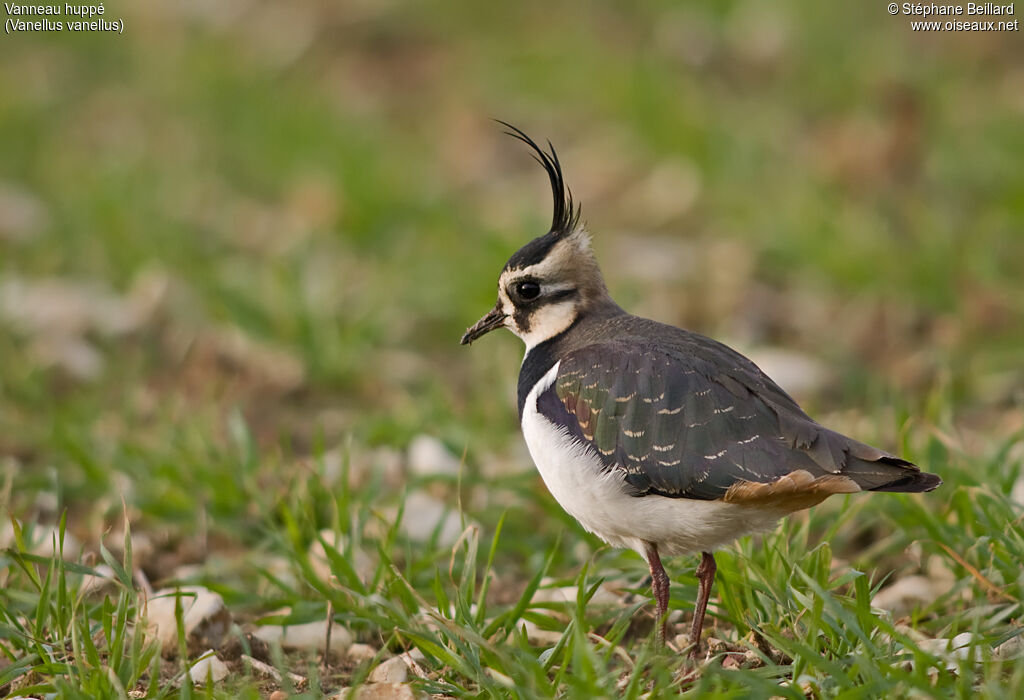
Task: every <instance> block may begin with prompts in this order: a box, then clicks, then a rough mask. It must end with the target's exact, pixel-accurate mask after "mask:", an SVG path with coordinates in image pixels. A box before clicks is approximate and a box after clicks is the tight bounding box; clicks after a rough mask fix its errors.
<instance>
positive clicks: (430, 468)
mask: <svg viewBox="0 0 1024 700" xmlns="http://www.w3.org/2000/svg"><path fill="white" fill-rule="evenodd" d="M460 467H461V461H460V460H459V459H458V458H457V457H455V455H453V454H452V453H451V452H449V451H448V448H447V447H445V446H444V443H443V442H441V441H440V440H438V439H437V438H436V437H432V436H430V435H417V436H416V437H414V438H413V440H412V442H411V443H410V444H409V471H410V472H411V473H412V474H414V475H416V476H451V477H457V476H458V475H459V469H460Z"/></svg>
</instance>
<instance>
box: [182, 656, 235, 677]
mask: <svg viewBox="0 0 1024 700" xmlns="http://www.w3.org/2000/svg"><path fill="white" fill-rule="evenodd" d="M188 675H189V678H191V679H192V682H193V683H206V681H207V679H209V680H211V681H213V682H214V683H216V682H217V681H222V680H224V679H225V678H227V675H228V667H227V666H226V665H225V664H224V662H223V661H221V660H220V659H218V658H217V654H216V652H214V651H213V649H208V650H207V651H206V652H205V653H204V654H203V655H202V656H201V657H199V660H198V661H196V662H195V663H194V664H192V667H191V668H190V669H189V670H188Z"/></svg>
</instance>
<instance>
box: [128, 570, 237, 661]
mask: <svg viewBox="0 0 1024 700" xmlns="http://www.w3.org/2000/svg"><path fill="white" fill-rule="evenodd" d="M179 592H180V596H179V595H177V594H178V593H179ZM179 597H180V600H181V610H182V623H183V626H184V628H185V637H186V639H187V640H188V642H189V644H190V645H202V646H209V647H212V648H214V649H216V648H217V647H218V646H220V643H221V640H222V639H223V638H224V635H225V634H227V631H228V630H229V629H230V628H231V613H230V612H229V611H228V609H227V607H226V606H225V605H224V599H223V598H221V597H220V595H219V594H217V593H214V592H213V591H211V590H208V589H206V588H203V587H202V586H182V587H181V588H178V589H174V588H165V589H163V590H160V591H157V592H156V593H155V594H154V596H153V597H152V598H150V600H149V601H148V603H147V604H146V619H147V620H148V623H149V630H150V634H152V635H153V636H155V637H156V638H157V639H158V640H159V641H160V647H161V650H162V651H163V653H164V654H165V655H172V654H174V652H176V651H177V648H178V625H177V621H176V620H175V617H174V608H175V600H176V599H178V598H179Z"/></svg>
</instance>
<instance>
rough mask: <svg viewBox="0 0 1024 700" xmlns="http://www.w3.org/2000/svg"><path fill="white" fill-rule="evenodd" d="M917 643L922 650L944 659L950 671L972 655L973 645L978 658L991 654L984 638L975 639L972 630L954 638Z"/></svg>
mask: <svg viewBox="0 0 1024 700" xmlns="http://www.w3.org/2000/svg"><path fill="white" fill-rule="evenodd" d="M917 645H918V646H919V647H920V648H921V650H922V651H925V652H928V653H929V654H934V655H935V656H938V657H940V658H942V659H944V660H945V661H946V669H947V670H950V671H955V670H956V669H957V667H958V666H959V663H958V662H959V661H962V660H964V659H967V658H969V657H970V655H971V647H972V645H973V646H974V655H975V658H976V659H977V660H979V661H982V660H984V659H985V658H986V657H988V656H989V655H990V654H989V650H988V647H987V646H986V645H985V643H984V640H983V639H982V638H980V637H979V638H977V639H975V636H974V635H973V634H971V633H970V632H961V633H960V634H958V635H956V636H955V637H953V638H952V639H926V640H924V641H921V642H918V643H917Z"/></svg>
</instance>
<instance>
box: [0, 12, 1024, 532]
mask: <svg viewBox="0 0 1024 700" xmlns="http://www.w3.org/2000/svg"><path fill="white" fill-rule="evenodd" d="M105 17H106V18H107V19H111V18H122V19H123V20H124V23H125V30H124V33H123V34H121V35H112V34H98V33H96V34H72V33H68V32H63V33H49V34H46V33H31V34H20V35H4V36H3V37H2V38H0V134H2V137H0V457H2V458H3V462H2V464H3V466H2V469H3V474H2V476H3V478H4V484H5V490H4V493H5V496H4V500H5V503H6V505H7V508H8V509H9V512H10V514H12V515H14V516H16V517H18V518H21V519H23V520H24V521H26V522H32V521H40V522H53V519H54V517H55V514H56V513H58V512H60V511H61V510H63V509H64V508H69V509H70V512H71V513H72V514H73V515H74V516H75V517H73V518H71V520H70V525H69V529H71V530H72V531H73V532H75V533H76V534H77V535H78V537H79V538H80V539H82V540H83V541H90V540H92V539H95V538H96V537H98V536H99V535H100V533H102V532H103V531H104V530H105V529H109V528H110V527H111V526H112V524H113V523H115V522H117V521H119V518H120V513H121V501H122V497H123V498H124V499H125V501H126V502H127V504H128V506H129V509H130V512H132V513H133V514H135V517H138V518H139V519H140V520H141V521H142V522H144V523H146V522H148V523H150V526H151V527H162V528H168V529H170V530H171V531H174V532H178V531H182V532H191V531H194V530H196V529H204V528H210V529H211V530H212V531H213V532H215V533H218V536H220V537H221V538H223V539H224V540H226V541H228V542H243V543H248V544H251V543H253V542H254V541H262V540H261V538H262V537H265V536H266V531H267V529H269V530H271V531H272V530H273V529H274V527H275V526H274V524H273V523H274V522H276V521H275V520H274V518H275V517H276V516H275V515H274V513H275V512H276V511H275V503H276V502H277V501H278V500H287V498H289V496H288V494H289V493H292V492H293V491H294V490H295V488H296V482H301V481H302V479H303V478H305V477H304V474H305V472H302V470H301V469H298V468H297V467H295V464H296V461H295V460H298V459H301V458H303V457H306V456H310V455H317V454H321V453H322V452H324V451H326V450H330V449H333V448H336V447H338V446H339V445H340V446H342V447H343V448H344V449H345V450H346V451H347V452H346V453H347V454H350V455H351V459H352V460H353V461H357V459H358V458H359V457H358V456H359V455H371V456H372V455H375V454H377V453H376V452H374V449H375V448H379V447H381V446H384V447H387V448H391V449H394V450H399V451H403V450H405V449H406V447H407V445H408V444H409V442H410V440H412V438H413V437H414V436H416V435H420V434H427V435H431V436H435V437H438V438H440V439H441V440H442V441H443V442H444V443H445V444H446V445H447V446H448V448H449V449H450V450H451V451H452V452H453V453H454V454H455V455H460V454H462V453H463V452H464V451H465V452H466V453H467V455H468V458H467V461H466V467H465V469H466V470H467V471H468V472H469V473H470V474H477V475H479V474H480V473H481V470H483V472H486V469H485V468H484V467H481V466H480V465H484V466H486V465H487V464H489V463H492V462H503V461H504V462H514V463H516V464H517V465H518V466H517V469H518V468H524V469H527V470H528V469H529V468H530V466H529V462H528V457H527V456H526V455H525V453H524V452H523V450H522V448H521V446H520V438H519V436H518V426H517V422H516V418H515V403H514V387H515V379H516V373H517V369H518V363H519V360H520V357H521V344H520V343H519V341H518V340H517V339H515V338H513V337H512V336H511V335H510V334H502V336H503V337H498V335H495V336H489V337H488V338H486V339H485V340H484V341H482V342H481V343H479V344H476V345H474V346H473V348H472V349H466V348H462V347H459V346H458V344H457V343H458V338H459V335H460V333H461V332H462V331H463V330H464V329H465V328H466V327H467V326H468V325H470V324H471V323H472V322H473V321H475V320H476V319H477V318H478V317H479V316H480V315H481V314H482V313H483V312H484V311H486V310H487V309H488V308H490V306H491V305H492V304H493V300H494V290H495V282H496V277H497V273H498V271H499V270H500V268H501V266H502V265H503V263H504V261H505V260H506V258H507V257H508V256H509V255H510V254H511V253H512V252H514V251H515V250H516V249H517V248H518V247H519V246H520V245H522V244H523V243H525V242H526V241H527V240H529V239H530V238H532V237H534V236H536V235H539V234H541V233H544V232H545V230H546V229H545V225H546V223H547V222H548V221H549V220H550V200H549V194H548V189H547V188H548V185H547V182H546V180H545V178H544V175H543V173H542V172H541V171H540V169H539V168H537V167H536V164H535V163H534V162H533V161H532V160H530V158H529V157H528V154H527V153H526V152H525V151H524V149H523V148H522V147H521V145H520V144H518V143H516V142H515V141H513V140H511V139H509V138H507V137H505V136H503V135H502V133H501V129H500V128H499V127H498V126H497V125H496V124H495V123H494V122H493V121H491V120H492V119H494V118H497V119H502V120H506V121H509V122H511V123H513V124H516V125H517V126H519V127H521V128H523V129H524V130H525V131H527V132H528V133H529V134H531V135H532V136H533V137H534V138H535V139H537V140H539V141H540V140H543V139H548V138H550V139H551V141H552V142H553V143H554V144H555V147H556V148H557V149H558V152H559V155H560V157H561V160H562V163H563V166H564V169H565V172H566V176H567V179H568V182H569V184H570V185H571V187H572V189H573V192H574V194H575V195H576V197H577V198H578V199H579V200H580V201H581V202H582V203H583V216H584V219H585V220H586V221H587V222H588V224H589V228H590V230H591V231H592V233H593V235H594V244H595V248H596V250H597V254H598V257H599V259H600V260H601V262H602V263H603V268H604V271H605V274H606V277H607V278H608V281H609V285H610V287H611V289H612V292H613V295H614V296H615V297H616V298H617V300H618V301H619V302H620V303H621V304H622V305H623V306H625V307H626V308H627V309H629V310H632V311H634V312H636V313H640V314H643V315H649V316H652V317H655V318H657V319H659V320H662V321H666V322H669V323H674V324H678V325H683V326H686V327H688V328H691V329H693V330H697V331H700V332H703V333H705V334H708V335H712V336H714V337H716V338H719V339H722V340H725V341H726V342H729V343H730V344H734V345H736V346H737V347H738V348H740V349H742V350H744V351H745V352H749V353H750V354H751V356H752V357H753V358H754V359H755V360H757V361H762V362H763V363H764V366H765V369H766V370H768V371H769V373H770V374H777V375H778V376H777V378H778V379H779V381H780V383H782V384H783V385H784V386H786V387H788V388H790V389H792V390H793V392H794V393H795V394H797V397H798V398H799V399H800V400H801V401H803V402H804V403H805V404H806V405H807V407H808V409H809V410H810V411H811V412H812V414H813V415H815V416H817V417H819V418H821V419H822V422H826V423H827V424H829V425H832V426H833V427H836V428H838V429H846V430H852V431H856V432H857V436H858V437H859V438H861V439H863V440H867V441H876V442H878V443H880V444H882V445H883V446H884V447H887V448H891V449H898V448H900V447H901V445H904V444H906V443H913V442H914V441H915V440H916V441H918V442H919V443H922V442H923V441H925V440H926V439H931V438H932V437H933V436H935V435H938V436H940V437H941V438H942V440H943V441H944V442H943V444H945V445H946V446H947V447H951V446H955V447H956V449H962V450H963V451H965V452H966V453H985V452H990V451H991V450H992V449H995V447H994V446H996V445H1005V444H1006V441H1007V440H1008V439H1010V438H1011V436H1013V435H1016V434H1019V432H1020V431H1021V430H1024V367H1022V362H1021V361H1022V357H1024V355H1022V350H1024V167H1022V160H1021V155H1022V154H1024V129H1022V128H1021V125H1022V123H1024V119H1022V117H1024V43H1022V42H1021V40H1020V34H1019V33H991V32H990V33H914V32H911V31H910V28H909V20H908V18H906V17H904V16H902V15H901V16H897V17H893V16H890V15H889V14H888V13H887V11H886V9H885V6H884V5H883V4H880V3H814V2H795V1H794V2H785V1H774V0H773V1H771V2H760V1H754V0H748V1H746V2H711V1H707V2H693V3H685V4H684V3H677V2H636V3H614V2H599V3H582V2H566V3H550V2H549V3H535V2H522V3H478V2H465V1H463V2H449V3H429V2H428V3H403V2H398V1H397V0H355V1H354V2H345V3H328V2H323V1H315V0H298V1H295V2H289V3H272V2H259V1H258V0H230V2H219V3H206V2H200V1H198V0H189V1H187V2H170V3H113V4H108V5H107V6H106V15H105ZM918 456H919V457H920V456H921V453H920V452H919V453H918ZM940 456H942V455H941V454H940ZM366 459H368V460H370V461H371V462H372V458H371V457H366ZM925 466H927V467H928V468H929V469H930V470H932V471H938V472H939V473H940V474H943V475H944V476H946V477H947V481H952V482H956V481H957V479H958V477H957V476H956V475H955V474H951V473H950V472H948V471H946V466H947V465H945V464H943V463H941V462H940V463H934V464H926V465H925ZM499 471H500V470H499ZM530 478H531V479H534V480H535V479H536V478H535V477H533V476H531V477H530ZM531 483H534V482H531ZM537 483H539V482H537ZM534 486H536V483H534ZM306 488H309V489H310V490H311V491H315V488H314V487H312V486H307V487H306ZM537 493H543V491H542V489H540V488H537ZM314 500H315V499H314ZM549 505H550V504H549ZM546 509H547V510H549V511H550V510H551V508H550V507H546ZM474 516H478V517H480V518H482V519H483V520H484V521H485V522H491V523H492V524H493V521H494V519H495V518H496V517H497V515H496V514H495V513H493V512H491V511H488V512H485V513H474ZM510 517H513V518H515V517H516V516H514V515H512V516H510ZM520 517H521V519H522V522H524V523H529V517H530V516H529V515H522V516H520ZM314 520H316V518H314ZM254 523H255V524H257V525H258V527H256V528H255V529H252V528H251V527H250V526H252V525H253V524H254ZM140 527H141V526H140ZM261 528H262V529H261ZM204 531H205V530H204ZM513 532H514V530H513ZM566 546H568V545H566Z"/></svg>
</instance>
